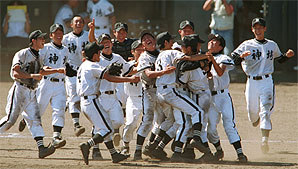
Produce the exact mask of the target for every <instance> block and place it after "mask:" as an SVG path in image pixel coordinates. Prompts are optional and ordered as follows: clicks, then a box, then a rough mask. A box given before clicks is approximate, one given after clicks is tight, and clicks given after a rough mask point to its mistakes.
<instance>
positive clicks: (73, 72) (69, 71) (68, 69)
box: [65, 63, 77, 77]
mask: <svg viewBox="0 0 298 169" xmlns="http://www.w3.org/2000/svg"><path fill="white" fill-rule="evenodd" d="M65 70H66V76H68V77H74V76H76V75H77V71H76V70H74V69H73V68H72V67H71V66H70V64H69V63H65Z"/></svg>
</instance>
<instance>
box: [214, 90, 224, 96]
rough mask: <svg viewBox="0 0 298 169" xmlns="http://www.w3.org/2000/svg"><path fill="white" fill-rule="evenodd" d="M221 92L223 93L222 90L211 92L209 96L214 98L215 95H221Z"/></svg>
mask: <svg viewBox="0 0 298 169" xmlns="http://www.w3.org/2000/svg"><path fill="white" fill-rule="evenodd" d="M223 92H225V90H224V89H222V90H218V91H211V95H212V96H214V95H217V94H220V93H223Z"/></svg>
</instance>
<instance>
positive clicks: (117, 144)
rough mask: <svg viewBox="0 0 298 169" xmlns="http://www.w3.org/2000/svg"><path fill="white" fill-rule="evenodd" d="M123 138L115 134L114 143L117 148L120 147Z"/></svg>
mask: <svg viewBox="0 0 298 169" xmlns="http://www.w3.org/2000/svg"><path fill="white" fill-rule="evenodd" d="M120 140H121V136H120V134H119V133H115V134H114V138H113V142H114V145H115V146H116V147H118V146H119V145H120Z"/></svg>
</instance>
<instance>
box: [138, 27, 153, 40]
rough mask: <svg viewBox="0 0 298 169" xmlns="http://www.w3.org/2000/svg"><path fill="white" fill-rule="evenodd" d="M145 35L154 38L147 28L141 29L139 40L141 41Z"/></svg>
mask: <svg viewBox="0 0 298 169" xmlns="http://www.w3.org/2000/svg"><path fill="white" fill-rule="evenodd" d="M145 35H150V36H151V37H152V38H153V39H155V37H154V36H153V35H152V33H151V32H150V31H148V30H143V31H142V32H141V33H140V40H141V41H142V40H143V37H144V36H145Z"/></svg>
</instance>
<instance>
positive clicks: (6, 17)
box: [5, 13, 10, 22]
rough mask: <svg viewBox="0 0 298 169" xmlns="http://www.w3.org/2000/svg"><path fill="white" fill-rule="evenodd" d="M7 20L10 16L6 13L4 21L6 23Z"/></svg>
mask: <svg viewBox="0 0 298 169" xmlns="http://www.w3.org/2000/svg"><path fill="white" fill-rule="evenodd" d="M9 18H10V15H9V14H8V13H7V14H6V15H5V21H6V22H8V20H9Z"/></svg>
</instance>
